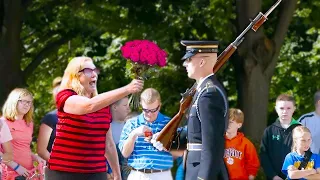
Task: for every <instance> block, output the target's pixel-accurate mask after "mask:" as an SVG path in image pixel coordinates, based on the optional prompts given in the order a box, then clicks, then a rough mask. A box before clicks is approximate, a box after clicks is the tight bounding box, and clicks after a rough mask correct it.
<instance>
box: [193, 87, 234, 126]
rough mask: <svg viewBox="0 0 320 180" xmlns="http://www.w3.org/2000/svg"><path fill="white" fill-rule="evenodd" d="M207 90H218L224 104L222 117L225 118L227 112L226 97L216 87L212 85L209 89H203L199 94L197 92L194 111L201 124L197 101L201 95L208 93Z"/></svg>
mask: <svg viewBox="0 0 320 180" xmlns="http://www.w3.org/2000/svg"><path fill="white" fill-rule="evenodd" d="M209 88H213V89H214V90H218V92H219V93H220V94H221V96H222V98H223V102H224V115H223V116H224V117H226V116H227V112H228V104H227V98H226V96H225V95H224V94H223V91H222V90H221V89H220V88H219V87H218V86H216V85H212V86H210V87H206V88H203V89H202V90H201V91H200V92H199V95H198V97H197V99H196V102H195V103H196V110H197V117H198V119H199V121H200V122H201V118H200V112H199V99H200V97H201V95H202V94H203V93H204V92H205V91H208V89H209Z"/></svg>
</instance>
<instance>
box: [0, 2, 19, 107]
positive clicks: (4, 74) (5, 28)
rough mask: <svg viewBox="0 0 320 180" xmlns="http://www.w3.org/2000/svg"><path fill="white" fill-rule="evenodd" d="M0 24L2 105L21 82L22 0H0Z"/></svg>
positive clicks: (0, 96) (0, 91)
mask: <svg viewBox="0 0 320 180" xmlns="http://www.w3.org/2000/svg"><path fill="white" fill-rule="evenodd" d="M0 3H1V6H2V7H1V11H2V12H1V15H2V17H0V18H1V26H0V28H1V29H0V32H1V33H0V35H1V36H0V82H1V83H0V104H1V106H2V104H3V102H4V100H5V99H6V98H7V95H8V93H9V92H10V91H11V90H12V89H13V88H15V87H17V86H19V85H20V86H21V85H22V84H23V77H22V76H21V68H20V62H21V46H22V45H21V40H20V32H21V28H22V15H23V12H24V7H23V4H22V1H18V0H14V1H12V0H1V1H0Z"/></svg>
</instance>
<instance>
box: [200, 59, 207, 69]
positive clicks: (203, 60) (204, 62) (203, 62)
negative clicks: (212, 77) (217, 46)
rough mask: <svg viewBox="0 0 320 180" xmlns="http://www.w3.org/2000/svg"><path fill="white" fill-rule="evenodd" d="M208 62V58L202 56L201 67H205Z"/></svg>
mask: <svg viewBox="0 0 320 180" xmlns="http://www.w3.org/2000/svg"><path fill="white" fill-rule="evenodd" d="M206 63H207V62H206V60H205V59H204V58H201V60H200V67H203V66H204V65H205V64H206Z"/></svg>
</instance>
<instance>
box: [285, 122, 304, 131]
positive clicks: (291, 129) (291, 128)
mask: <svg viewBox="0 0 320 180" xmlns="http://www.w3.org/2000/svg"><path fill="white" fill-rule="evenodd" d="M297 126H302V125H301V124H300V123H299V124H291V125H290V126H289V127H288V128H287V129H286V132H291V131H293V129H294V128H295V127H297Z"/></svg>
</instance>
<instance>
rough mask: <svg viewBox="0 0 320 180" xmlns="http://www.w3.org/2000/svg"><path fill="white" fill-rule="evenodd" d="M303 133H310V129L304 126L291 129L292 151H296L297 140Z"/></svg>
mask: <svg viewBox="0 0 320 180" xmlns="http://www.w3.org/2000/svg"><path fill="white" fill-rule="evenodd" d="M303 133H309V134H311V132H310V130H309V129H308V128H307V127H305V126H297V127H295V128H294V129H293V131H292V149H291V151H292V152H297V141H298V139H299V138H301V137H302V136H303Z"/></svg>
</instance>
